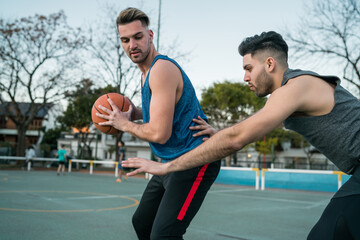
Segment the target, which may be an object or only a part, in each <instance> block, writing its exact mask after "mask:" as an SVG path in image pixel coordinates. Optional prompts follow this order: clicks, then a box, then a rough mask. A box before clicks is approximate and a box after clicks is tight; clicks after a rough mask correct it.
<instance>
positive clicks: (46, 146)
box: [40, 127, 64, 157]
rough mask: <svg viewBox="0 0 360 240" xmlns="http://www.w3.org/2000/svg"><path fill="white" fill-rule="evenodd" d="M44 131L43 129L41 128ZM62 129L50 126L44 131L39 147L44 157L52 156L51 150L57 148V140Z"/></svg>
mask: <svg viewBox="0 0 360 240" xmlns="http://www.w3.org/2000/svg"><path fill="white" fill-rule="evenodd" d="M43 130H44V131H45V129H43ZM63 130H64V129H62V128H61V127H55V128H50V129H48V130H47V131H45V132H44V137H43V139H42V141H41V144H40V148H41V150H42V151H43V153H44V157H52V156H51V151H52V150H55V149H57V141H58V139H59V138H60V136H61V132H62V131H63Z"/></svg>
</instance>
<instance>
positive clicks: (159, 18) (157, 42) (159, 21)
mask: <svg viewBox="0 0 360 240" xmlns="http://www.w3.org/2000/svg"><path fill="white" fill-rule="evenodd" d="M160 23H161V0H159V16H158V29H157V39H156V51H159V48H160Z"/></svg>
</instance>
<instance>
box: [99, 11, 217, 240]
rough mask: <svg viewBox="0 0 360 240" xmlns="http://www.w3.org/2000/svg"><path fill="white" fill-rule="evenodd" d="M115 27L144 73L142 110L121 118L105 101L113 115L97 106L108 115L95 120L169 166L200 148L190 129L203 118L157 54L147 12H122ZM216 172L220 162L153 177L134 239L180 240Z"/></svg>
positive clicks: (186, 86)
mask: <svg viewBox="0 0 360 240" xmlns="http://www.w3.org/2000/svg"><path fill="white" fill-rule="evenodd" d="M116 24H117V27H118V31H119V34H120V40H121V44H122V47H123V49H124V51H125V52H126V54H127V55H128V57H129V58H130V59H131V60H132V61H133V62H134V63H136V64H137V66H138V67H139V69H140V71H141V72H142V81H141V95H142V108H141V109H140V108H136V107H135V106H134V105H133V104H131V106H130V108H129V111H128V112H126V113H122V112H120V111H119V109H118V108H117V107H116V106H115V105H114V104H113V102H112V101H111V100H109V103H110V104H111V106H112V109H113V110H110V109H106V108H104V107H100V106H99V107H100V108H102V109H103V110H104V111H106V112H107V113H108V114H109V115H108V116H105V115H101V114H100V115H98V116H100V117H103V118H105V119H107V120H108V121H107V122H105V123H103V124H104V125H112V126H114V127H115V128H117V129H119V130H121V131H124V132H128V133H130V134H132V135H133V136H136V137H138V138H140V139H142V140H146V141H148V142H149V143H150V147H151V149H152V151H153V152H154V154H155V155H156V156H158V157H159V158H161V160H162V162H170V161H171V160H173V159H174V158H177V157H179V156H181V155H182V154H185V153H186V152H188V151H190V150H192V149H194V148H195V147H197V146H199V145H200V144H202V142H203V140H202V137H194V136H193V134H194V132H193V131H192V130H190V127H191V126H195V124H196V123H195V122H193V121H192V119H194V118H197V117H201V118H203V119H206V117H205V115H204V113H203V111H202V109H201V107H200V104H199V101H198V99H197V98H196V94H195V90H194V88H193V86H192V84H191V82H190V80H189V78H188V77H187V75H186V74H185V72H184V71H183V70H182V68H181V67H180V66H179V64H178V63H177V62H175V61H174V60H172V59H170V58H168V57H167V56H164V55H160V54H159V53H158V52H157V51H156V50H155V47H154V44H153V32H152V31H151V30H149V29H148V26H149V18H148V17H147V16H146V15H145V13H143V12H142V11H140V10H138V9H135V8H128V9H125V10H123V11H122V12H121V13H120V15H119V17H118V19H117V21H116ZM138 119H143V124H138V123H135V122H133V121H134V120H138ZM131 120H132V121H131ZM199 166H200V165H199ZM219 169H220V162H219V161H215V162H213V163H211V164H205V165H202V166H200V167H194V168H191V169H189V170H186V171H182V172H176V173H170V174H167V175H165V176H156V175H155V176H153V177H152V178H151V180H150V181H149V183H148V186H147V187H146V189H145V191H144V194H143V196H142V198H141V201H140V204H139V206H138V208H137V210H136V212H135V214H134V216H133V219H132V221H133V225H134V228H135V231H136V234H137V236H138V238H139V239H183V235H184V234H185V232H186V229H187V227H188V226H189V224H190V222H191V220H192V219H193V218H194V216H195V214H196V213H197V211H198V210H199V208H200V206H201V204H202V202H203V200H204V198H205V196H206V194H207V192H208V190H209V188H210V187H211V185H212V184H213V182H214V181H215V179H216V177H217V175H218V173H219Z"/></svg>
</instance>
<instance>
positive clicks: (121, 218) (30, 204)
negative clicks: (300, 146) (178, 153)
mask: <svg viewBox="0 0 360 240" xmlns="http://www.w3.org/2000/svg"><path fill="white" fill-rule="evenodd" d="M146 184H147V180H146V179H144V178H139V177H134V178H129V179H128V180H127V181H126V182H123V183H116V182H115V178H114V176H113V175H110V174H93V175H90V174H88V173H79V172H72V173H71V174H67V175H66V176H56V173H55V172H53V171H30V172H27V171H7V170H2V171H0V239H2V240H15V239H16V240H18V239H24V240H30V239H67V240H68V239H86V240H91V239H121V240H132V239H134V240H135V239H137V238H136V235H135V232H134V230H133V228H132V224H131V216H132V214H133V213H134V211H135V209H136V207H137V204H138V201H139V200H140V198H141V194H142V192H143V190H144V188H145V186H146ZM332 195H333V193H328V192H314V191H294V190H276V189H269V188H267V189H266V190H264V191H261V190H255V189H254V188H253V187H249V186H246V187H244V186H238V185H222V184H215V185H214V186H213V187H212V188H211V190H210V192H209V194H208V196H207V198H206V199H205V202H204V204H203V206H202V208H201V209H200V211H199V213H198V215H197V216H196V217H195V219H194V220H193V222H192V224H191V225H190V227H189V228H188V231H187V233H186V234H185V236H184V238H185V239H190V240H226V239H251V240H268V239H269V240H270V239H274V240H275V239H276V240H278V239H292V240H296V239H299V240H300V239H301V240H302V239H306V236H307V234H308V232H309V231H310V229H311V227H312V226H313V225H314V224H315V222H316V221H317V220H318V218H319V217H320V215H321V213H322V211H323V209H324V208H325V206H326V205H327V203H328V202H329V200H330V198H331V196H332Z"/></svg>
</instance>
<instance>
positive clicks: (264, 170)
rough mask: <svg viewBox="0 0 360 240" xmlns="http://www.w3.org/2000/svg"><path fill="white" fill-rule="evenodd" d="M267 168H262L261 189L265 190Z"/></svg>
mask: <svg viewBox="0 0 360 240" xmlns="http://www.w3.org/2000/svg"><path fill="white" fill-rule="evenodd" d="M267 170H268V169H267V168H263V169H262V170H261V190H265V172H266V171H267Z"/></svg>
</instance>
